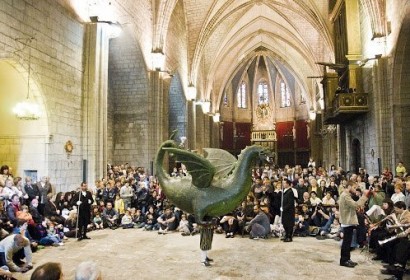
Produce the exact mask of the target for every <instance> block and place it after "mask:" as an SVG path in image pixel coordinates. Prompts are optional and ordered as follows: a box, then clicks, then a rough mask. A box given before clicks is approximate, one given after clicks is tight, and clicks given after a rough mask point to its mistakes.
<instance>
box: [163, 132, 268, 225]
mask: <svg viewBox="0 0 410 280" xmlns="http://www.w3.org/2000/svg"><path fill="white" fill-rule="evenodd" d="M204 151H205V157H202V156H200V155H198V154H195V153H192V152H190V151H187V150H184V149H181V148H179V147H178V146H177V144H176V142H175V141H173V140H167V141H165V142H164V143H163V144H162V145H161V147H160V148H159V150H158V152H157V156H156V159H155V168H156V171H157V176H158V179H159V182H160V184H161V188H162V190H163V191H164V193H165V195H166V196H167V198H168V199H169V200H170V201H171V202H172V203H173V204H175V205H176V206H177V207H179V208H180V209H182V210H183V211H185V212H187V213H191V214H194V215H195V217H196V219H197V222H198V223H202V222H203V223H206V221H207V218H211V217H217V216H221V215H224V214H226V213H229V212H231V211H233V210H234V209H235V208H236V207H237V206H238V205H239V204H240V203H241V201H242V200H243V199H244V198H245V197H246V195H247V194H248V193H249V190H250V188H251V184H252V178H251V172H250V170H251V165H252V162H253V161H254V160H255V159H256V158H257V157H258V156H259V155H260V154H261V153H264V152H265V148H263V147H261V146H255V145H254V146H250V147H246V148H245V149H244V150H243V151H242V153H241V154H240V155H239V157H238V160H236V157H235V156H233V155H231V154H230V153H228V152H227V151H224V150H221V149H212V148H208V149H204ZM167 152H168V153H169V154H172V155H174V156H175V157H176V159H177V160H178V161H180V162H182V163H183V164H184V165H185V166H186V167H187V171H188V173H189V175H188V176H185V177H171V176H170V175H169V174H168V173H167V172H166V171H165V170H164V168H163V161H164V157H165V154H166V153H167Z"/></svg>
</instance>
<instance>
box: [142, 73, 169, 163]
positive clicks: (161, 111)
mask: <svg viewBox="0 0 410 280" xmlns="http://www.w3.org/2000/svg"><path fill="white" fill-rule="evenodd" d="M149 77H150V90H149V94H148V104H147V106H148V113H147V114H148V143H149V145H148V153H147V157H148V160H149V161H150V162H151V161H154V159H155V155H156V153H157V150H158V148H159V146H160V145H161V143H162V142H163V141H164V140H166V139H168V137H169V135H167V134H168V122H167V118H165V116H166V115H167V113H168V99H165V95H166V94H167V93H168V92H167V91H166V86H165V84H164V80H163V73H161V72H159V71H151V72H150V76H149Z"/></svg>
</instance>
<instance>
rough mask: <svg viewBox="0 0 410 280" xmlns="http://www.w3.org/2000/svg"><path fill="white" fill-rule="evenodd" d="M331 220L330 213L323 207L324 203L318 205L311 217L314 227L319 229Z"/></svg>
mask: <svg viewBox="0 0 410 280" xmlns="http://www.w3.org/2000/svg"><path fill="white" fill-rule="evenodd" d="M329 218H330V216H329V211H328V210H327V208H326V207H323V204H322V203H319V204H318V205H316V207H315V210H314V212H313V214H312V217H311V219H312V223H313V225H314V226H317V227H322V226H324V225H325V224H326V223H327V221H328V220H329Z"/></svg>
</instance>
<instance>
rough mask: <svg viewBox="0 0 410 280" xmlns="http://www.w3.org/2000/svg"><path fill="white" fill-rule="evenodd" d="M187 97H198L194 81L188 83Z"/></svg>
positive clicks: (191, 98) (190, 98) (188, 98)
mask: <svg viewBox="0 0 410 280" xmlns="http://www.w3.org/2000/svg"><path fill="white" fill-rule="evenodd" d="M186 98H187V100H195V98H196V88H195V86H194V85H193V84H192V83H190V84H189V85H188V89H187V94H186Z"/></svg>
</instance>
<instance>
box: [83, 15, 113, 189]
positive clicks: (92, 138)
mask: <svg viewBox="0 0 410 280" xmlns="http://www.w3.org/2000/svg"><path fill="white" fill-rule="evenodd" d="M110 36H111V32H110V30H109V24H108V23H89V24H87V25H86V28H85V42H84V53H85V55H84V81H83V87H84V94H83V105H82V111H83V119H82V123H83V132H82V135H83V136H84V138H83V155H84V157H83V158H84V160H86V161H87V164H86V170H85V171H86V178H87V181H88V183H89V184H92V183H93V182H94V181H95V180H96V179H97V178H102V177H103V176H104V175H105V174H106V164H107V94H108V51H109V39H110V38H111V37H110Z"/></svg>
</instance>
